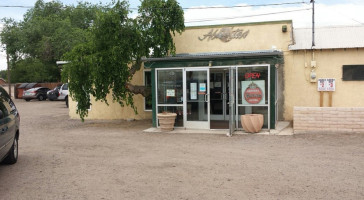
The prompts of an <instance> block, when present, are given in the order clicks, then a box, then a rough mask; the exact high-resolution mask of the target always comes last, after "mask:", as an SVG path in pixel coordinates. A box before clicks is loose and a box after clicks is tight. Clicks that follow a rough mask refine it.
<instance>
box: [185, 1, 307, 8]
mask: <svg viewBox="0 0 364 200" xmlns="http://www.w3.org/2000/svg"><path fill="white" fill-rule="evenodd" d="M293 4H309V3H307V2H304V1H300V2H291V3H272V4H251V5H240V6H206V7H191V8H182V9H184V10H198V9H221V8H246V7H264V6H282V5H293Z"/></svg>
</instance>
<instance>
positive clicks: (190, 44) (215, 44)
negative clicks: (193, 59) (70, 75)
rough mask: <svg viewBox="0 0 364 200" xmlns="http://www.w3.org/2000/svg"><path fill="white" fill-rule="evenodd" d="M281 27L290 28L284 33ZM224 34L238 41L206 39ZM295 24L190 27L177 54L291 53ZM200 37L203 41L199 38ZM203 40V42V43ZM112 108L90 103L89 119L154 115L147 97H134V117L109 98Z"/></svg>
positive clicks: (136, 80)
mask: <svg viewBox="0 0 364 200" xmlns="http://www.w3.org/2000/svg"><path fill="white" fill-rule="evenodd" d="M282 26H286V27H287V31H286V32H282ZM216 31H217V33H221V31H230V32H233V36H234V37H236V38H233V39H231V40H230V41H228V42H226V41H225V42H224V41H222V40H221V39H218V38H214V39H212V37H206V38H205V39H203V38H204V35H206V34H209V33H215V32H216ZM291 32H292V21H277V22H264V23H249V24H236V25H220V26H203V27H189V28H186V30H185V31H184V32H183V33H182V34H181V35H179V34H176V36H175V38H174V42H175V45H176V53H177V54H181V53H206V52H233V51H256V50H270V49H272V48H275V49H278V50H282V51H288V45H289V44H291V43H292V34H291ZM199 38H200V39H199ZM201 39H202V40H201ZM132 84H135V85H143V69H141V70H140V71H138V72H137V73H136V74H135V75H134V77H133V80H132ZM108 102H109V106H107V105H106V104H105V103H103V102H95V101H94V99H92V100H91V103H92V106H91V109H90V110H89V113H88V117H86V119H136V120H140V119H151V118H152V112H151V111H145V110H144V98H143V97H142V96H141V95H135V96H134V103H135V106H136V107H137V109H138V114H135V113H134V111H133V109H131V108H129V107H120V105H119V104H118V103H113V102H112V97H111V95H110V96H109V97H108ZM69 106H70V107H69V115H70V117H71V118H73V119H77V118H79V116H78V115H77V114H76V106H77V103H76V102H74V101H72V100H71V99H70V103H69Z"/></svg>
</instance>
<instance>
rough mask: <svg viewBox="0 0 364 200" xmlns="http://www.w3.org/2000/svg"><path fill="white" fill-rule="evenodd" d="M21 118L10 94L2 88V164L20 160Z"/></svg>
mask: <svg viewBox="0 0 364 200" xmlns="http://www.w3.org/2000/svg"><path fill="white" fill-rule="evenodd" d="M19 127H20V116H19V113H18V110H17V109H16V107H15V104H14V102H13V101H12V100H11V98H10V96H9V95H8V93H7V92H6V91H5V90H4V88H2V87H1V86H0V162H1V163H6V164H14V163H16V162H17V160H18V140H19Z"/></svg>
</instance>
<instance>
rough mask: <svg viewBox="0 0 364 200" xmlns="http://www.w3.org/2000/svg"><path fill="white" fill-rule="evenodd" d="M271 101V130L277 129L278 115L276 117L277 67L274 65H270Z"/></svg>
mask: <svg viewBox="0 0 364 200" xmlns="http://www.w3.org/2000/svg"><path fill="white" fill-rule="evenodd" d="M269 81H270V97H269V98H270V99H269V102H270V129H275V128H276V127H275V126H276V123H275V122H276V115H275V112H276V104H275V101H276V93H275V90H276V85H275V83H276V68H275V65H274V64H271V65H270V80H269Z"/></svg>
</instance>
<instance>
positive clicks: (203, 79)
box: [185, 69, 210, 129]
mask: <svg viewBox="0 0 364 200" xmlns="http://www.w3.org/2000/svg"><path fill="white" fill-rule="evenodd" d="M208 75H209V69H186V81H185V84H186V85H185V88H186V95H185V98H186V101H185V102H186V103H185V108H186V109H185V116H186V117H185V119H186V122H185V127H186V128H195V129H209V128H210V103H209V101H210V93H209V87H210V86H209V76H208Z"/></svg>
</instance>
